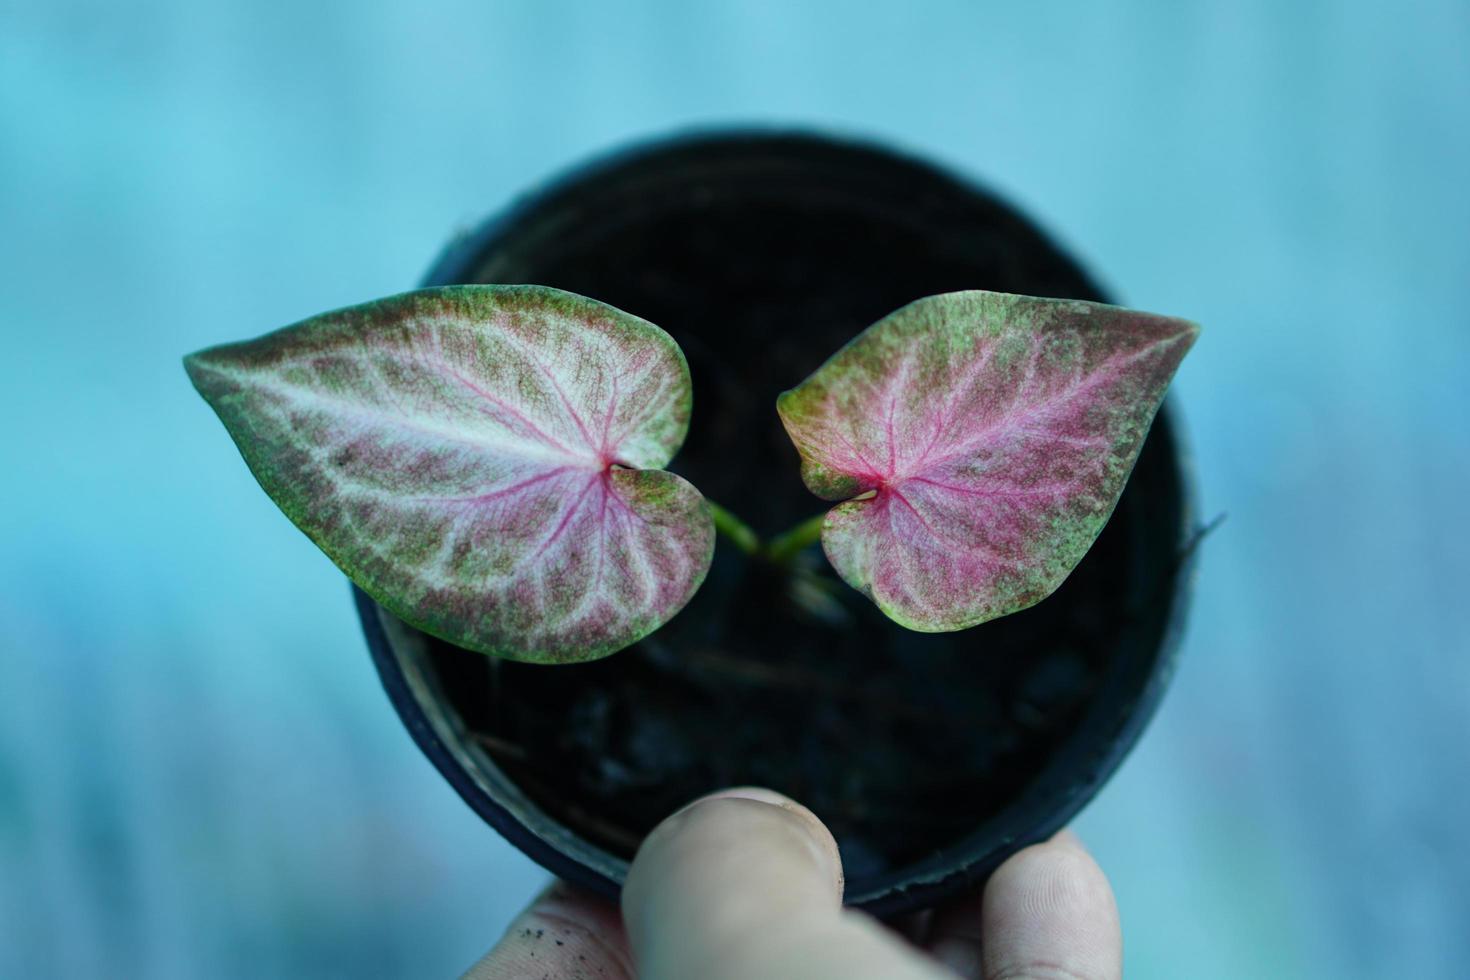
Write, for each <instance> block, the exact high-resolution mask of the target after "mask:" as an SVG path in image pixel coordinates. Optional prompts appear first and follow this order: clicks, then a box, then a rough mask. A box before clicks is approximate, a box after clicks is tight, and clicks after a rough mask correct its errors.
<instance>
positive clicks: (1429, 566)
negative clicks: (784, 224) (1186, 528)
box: [0, 0, 1470, 978]
mask: <svg viewBox="0 0 1470 980" xmlns="http://www.w3.org/2000/svg"><path fill="white" fill-rule="evenodd" d="M1467 51H1470V8H1467V7H1466V6H1465V5H1464V4H1463V3H1457V2H1440V3H1408V4H1391V5H1389V4H1385V5H1377V4H1369V3H1344V2H1310V0H1309V2H1291V3H1284V2H1281V0H1234V2H1219V3H1214V4H1208V5H1201V4H1193V3H1172V4H1171V3H1151V2H1146V0H1131V2H1130V0H1113V2H1106V3H1098V4H1091V5H1087V6H1086V7H1084V6H1082V5H1076V6H1073V7H1068V6H1065V5H1060V4H1053V3H1032V4H1014V3H1012V4H993V5H984V4H978V3H968V2H947V3H915V4H904V5H899V4H878V3H870V4H852V3H843V4H838V3H832V4H825V5H823V4H812V3H795V2H747V3H740V4H735V3H699V4H695V3H681V2H675V0H670V2H664V3H658V2H644V3H631V4H605V3H603V4H599V3H586V4H568V3H546V2H542V3H535V2H529V0H527V2H520V3H469V2H464V3H451V4H438V5H434V6H433V7H432V8H425V7H421V6H420V5H416V4H404V5H401V6H396V7H395V6H387V5H381V4H377V3H369V2H355V3H347V2H340V0H339V2H321V3H283V2H273V3H262V2H254V0H252V2H244V0H240V2H233V3H221V2H203V0H187V2H186V0H151V2H149V0H144V2H135V3H126V4H121V3H102V2H76V0H50V2H45V3H42V2H31V3H17V2H16V0H0V281H3V288H0V329H3V331H4V346H3V350H0V399H3V403H0V452H3V464H0V466H3V474H4V480H3V484H0V497H3V499H4V502H5V503H4V507H3V508H0V648H3V656H0V975H4V976H15V977H19V976H26V977H30V976H64V977H81V976H100V975H118V976H147V977H197V976H212V977H232V976H241V977H245V976H252V977H253V976H278V977H288V976H303V977H306V976H312V977H316V976H333V975H341V976H346V975H354V976H404V977H435V976H448V975H451V974H453V973H454V972H455V971H457V970H459V969H462V968H464V967H466V966H467V965H468V964H469V963H470V962H472V961H473V960H474V959H475V958H476V957H477V956H478V955H479V954H480V953H481V952H482V951H483V950H484V949H485V948H486V947H487V946H488V945H489V944H490V943H491V942H492V941H493V940H494V939H495V938H496V937H497V936H498V934H499V931H500V930H501V929H502V928H503V927H504V925H505V924H506V922H507V921H508V919H509V917H510V916H511V915H512V914H513V912H514V911H515V910H516V909H517V908H518V907H519V906H520V905H521V904H522V903H523V902H524V901H525V900H526V898H527V897H528V896H529V895H530V893H531V892H532V891H533V889H535V888H536V887H538V884H539V883H540V882H541V880H542V879H543V875H542V873H541V872H540V871H539V870H538V869H536V868H535V867H534V866H532V865H531V864H530V863H529V862H528V861H527V860H525V859H524V858H522V857H521V856H520V855H519V854H517V853H515V852H513V851H512V850H510V849H509V848H508V847H507V846H506V845H504V844H503V843H502V842H501V841H500V840H499V839H498V838H497V837H496V836H495V835H494V834H493V833H491V832H490V831H489V830H487V829H486V828H485V827H484V826H483V825H482V824H481V823H480V822H479V821H478V820H477V819H476V818H475V817H474V816H473V815H472V814H471V813H470V811H469V810H468V809H467V808H466V807H465V806H464V805H463V804H461V803H460V801H459V800H458V798H456V797H455V796H454V795H453V794H452V793H451V791H450V790H449V788H448V786H447V785H446V784H445V783H444V782H443V781H442V780H441V779H440V778H439V777H438V775H437V774H435V773H434V772H433V771H432V770H431V769H430V767H429V765H428V763H427V762H425V761H424V760H423V759H422V758H421V757H420V756H419V754H418V752H417V750H416V749H415V748H414V747H413V746H412V745H411V743H410V742H409V739H408V737H407V735H406V734H405V733H404V731H403V730H402V728H401V727H400V725H399V723H398V721H397V719H396V717H395V716H394V715H393V713H392V711H391V710H390V708H389V706H388V704H387V701H386V699H385V698H384V697H383V695H382V693H381V691H380V690H379V688H378V687H377V683H376V680H375V678H374V676H373V673H372V671H371V668H370V666H369V663H368V659H367V656H366V654H365V651H364V648H363V644H362V641H361V639H360V638H359V634H358V631H357V626H356V623H355V621H354V618H353V614H352V610H351V608H350V605H349V603H348V600H347V591H346V587H345V584H344V582H343V580H342V579H341V577H340V576H339V575H338V574H337V573H336V571H335V570H334V569H333V568H332V566H331V565H330V564H329V563H328V562H327V561H326V560H325V559H324V558H322V557H321V556H320V554H319V553H317V552H316V551H315V550H314V548H313V547H312V546H311V545H310V544H309V543H308V542H307V541H306V539H305V538H304V537H303V536H302V535H300V534H299V533H298V532H297V531H296V530H295V529H293V528H292V527H291V525H290V524H289V523H288V522H287V521H286V520H285V519H284V518H282V517H281V516H280V515H279V514H278V513H277V511H276V510H275V508H274V506H273V505H272V504H271V503H270V502H269V500H267V498H266V497H265V496H264V495H263V494H262V493H261V492H260V491H259V489H258V488H257V487H256V485H255V484H254V481H253V480H252V479H251V478H250V476H249V474H248V473H247V472H246V470H245V467H244V466H243V465H242V464H241V462H240V459H239V457H238V455H237V454H236V452H235V450H234V448H233V446H232V445H231V444H230V442H229V440H228V439H227V438H226V437H225V435H224V433H223V431H222V430H221V428H220V426H219V424H218V422H216V421H215V419H214V418H213V416H212V414H211V413H210V412H209V411H208V409H207V408H206V407H205V406H204V404H203V403H202V402H200V401H199V400H198V399H197V397H196V396H195V395H194V394H193V392H192V391H191V390H190V388H189V386H188V384H187V383H186V380H185V377H184V374H183V371H182V370H181V369H180V366H179V360H178V359H179V356H180V355H181V354H182V353H184V352H185V351H189V350H192V349H195V348H198V347H201V346H204V345H207V344H210V343H214V342H218V341H222V340H228V339H236V338H242V337H247V336H253V335H255V334H258V333H261V332H264V331H265V330H267V329H271V328H274V327H276V326H279V325H281V324H284V323H288V322H292V321H294V320H297V319H299V318H301V317H303V316H307V315H310V314H312V313H316V312H319V311H322V310H326V309H329V308H334V307H338V306H342V305H346V304H350V303H354V302H358V301H361V300H365V299H368V298H371V297H376V296H379V295H384V294H388V293H392V292H397V291H400V290H402V289H404V288H407V287H409V286H412V285H413V284H415V282H416V281H417V280H418V278H419V276H420V275H421V274H422V273H423V271H424V270H425V268H426V267H427V266H428V264H429V262H430V261H431V259H432V258H433V256H434V255H435V253H436V252H437V251H438V249H439V248H440V247H441V246H442V245H443V244H444V243H445V242H446V241H447V239H448V238H449V236H451V235H452V234H453V233H454V232H455V231H456V230H459V229H463V228H465V227H467V226H468V225H470V224H471V223H473V222H475V221H477V220H478V219H480V218H481V217H482V216H484V215H486V214H487V213H489V212H490V211H492V210H494V209H496V208H498V207H499V206H501V205H502V204H503V203H505V202H506V201H507V200H508V198H510V197H511V196H513V195H514V194H515V193H516V192H518V191H520V190H522V189H524V188H527V187H529V186H531V185H533V184H535V183H537V182H538V181H540V180H542V179H544V178H545V177H547V176H548V175H550V174H552V173H554V172H556V171H557V170H559V169H560V168H562V167H563V166H565V165H568V164H571V163H574V162H577V161H580V160H582V159H583V158H585V157H586V156H587V155H589V154H591V153H594V152H597V151H600V150H604V149H607V148H611V147H614V146H617V145H619V144H621V143H624V142H625V141H627V140H629V139H630V138H637V137H643V136H648V135H657V134H664V133H667V132H669V131H671V130H676V129H678V128H681V127H685V126H688V125H693V124H709V123H717V122H730V121H754V122H787V123H802V124H812V125H817V126H821V127H827V128H834V129H836V130H839V131H844V132H855V133H858V134H866V135H872V136H876V137H879V138H882V139H886V140H889V141H893V142H896V143H897V144H899V145H900V146H904V147H907V148H909V149H912V150H915V151H917V152H920V153H923V154H926V155H929V156H931V157H932V158H934V159H937V160H938V161H941V162H944V163H948V164H952V165H954V166H956V167H958V168H960V169H961V170H963V171H965V172H968V173H970V174H972V175H975V176H977V177H979V178H981V179H983V180H985V181H987V182H988V183H990V184H991V185H992V186H994V187H996V188H998V189H999V190H1001V191H1002V192H1003V193H1005V194H1007V195H1009V196H1010V197H1011V198H1012V199H1013V200H1014V201H1015V202H1017V203H1018V204H1019V205H1020V206H1021V207H1023V208H1024V209H1026V210H1027V211H1028V212H1029V213H1030V214H1032V215H1033V216H1035V217H1036V218H1037V219H1039V220H1040V221H1041V222H1042V223H1043V224H1044V225H1045V226H1046V227H1048V228H1049V229H1051V230H1052V231H1054V232H1055V233H1056V234H1057V235H1058V236H1059V237H1060V239H1061V240H1062V241H1063V242H1065V243H1066V244H1067V246H1068V247H1070V248H1071V249H1073V250H1074V251H1075V252H1076V253H1077V254H1078V255H1079V256H1080V257H1081V258H1082V259H1083V260H1084V262H1085V263H1087V264H1088V265H1089V266H1090V267H1091V268H1092V269H1093V270H1095V271H1096V273H1097V274H1098V275H1099V277H1100V278H1101V280H1102V281H1103V282H1105V283H1106V284H1107V285H1108V286H1109V287H1110V288H1111V289H1113V290H1115V291H1116V292H1117V294H1118V295H1120V296H1121V297H1122V298H1123V299H1124V300H1125V301H1126V302H1128V303H1129V304H1130V305H1134V306H1138V307H1142V308H1145V309H1150V310H1157V311H1160V312H1167V313H1174V314H1180V315H1185V316H1189V317H1191V318H1193V319H1196V320H1198V321H1200V322H1201V323H1203V324H1204V325H1205V327H1206V332H1205V334H1204V337H1203V339H1202V340H1201V342H1200V343H1199V345H1198V347H1197V348H1196V349H1195V352H1194V353H1193V354H1192V356H1191V357H1190V359H1189V361H1188V363H1187V364H1186V365H1185V367H1184V369H1183V371H1182V373H1181V375H1180V377H1179V380H1178V387H1177V391H1178V394H1179V395H1180V397H1181V400H1182V407H1183V408H1184V410H1185V418H1186V420H1187V422H1188V423H1189V427H1190V430H1191V433H1192V436H1193V440H1194V443H1195V446H1196V450H1197V455H1198V463H1199V469H1200V472H1201V474H1202V477H1203V496H1204V509H1205V513H1206V515H1207V516H1208V515H1210V514H1214V513H1216V512H1219V511H1226V512H1228V515H1229V517H1228V520H1227V521H1226V523H1225V524H1224V526H1223V527H1222V528H1221V529H1220V530H1219V531H1218V532H1217V533H1216V534H1215V535H1214V536H1213V537H1212V538H1210V540H1209V541H1208V544H1207V546H1206V552H1205V555H1204V563H1203V567H1202V574H1201V576H1200V579H1199V590H1198V601H1197V604H1196V607H1195V615H1194V619H1193V624H1192V629H1191V631H1190V635H1189V638H1188V641H1187V644H1186V647H1185V650H1184V657H1183V661H1182V664H1181V669H1180V671H1179V674H1178V677H1177V680H1176V683H1175V685H1174V688H1173V690H1172V691H1171V693H1170V695H1169V697H1168V698H1167V699H1166V701H1165V704H1164V706H1163V709H1162V711H1161V713H1160V714H1159V716H1158V718H1157V720H1156V722H1155V724H1154V725H1153V726H1152V728H1151V729H1150V730H1149V731H1148V732H1147V734H1146V736H1145V738H1144V740H1143V742H1142V744H1141V746H1140V747H1139V749H1138V750H1137V751H1136V752H1135V753H1134V755H1133V756H1132V757H1131V758H1130V760H1129V761H1128V762H1127V763H1126V765H1125V766H1124V768H1123V769H1122V771H1121V772H1120V774H1119V775H1118V776H1117V778H1116V779H1115V780H1114V781H1113V782H1112V783H1111V784H1110V785H1109V786H1108V787H1107V789H1106V790H1105V791H1104V792H1103V793H1102V795H1101V796H1100V797H1099V798H1098V799H1097V801H1096V802H1095V803H1094V804H1093V805H1092V806H1091V807H1090V808H1089V809H1088V810H1087V811H1086V813H1085V815H1084V817H1083V818H1082V819H1081V821H1080V824H1079V829H1080V831H1081V832H1082V834H1083V835H1084V837H1085V838H1086V839H1087V840H1088V841H1089V843H1090V845H1091V846H1092V847H1093V849H1094V850H1095V852H1096V854H1097V856H1098V858H1099V860H1100V861H1101V863H1102V864H1103V866H1104V867H1105V868H1106V869H1107V871H1108V872H1109V874H1110V875H1111V877H1112V880H1113V883H1114V886H1115V888H1116V890H1117V894H1118V899H1119V902H1120V904H1121V907H1122V913H1123V919H1124V928H1125V935H1126V944H1127V964H1128V968H1129V971H1130V976H1132V977H1135V978H1137V977H1144V978H1148V977H1180V976H1189V977H1195V978H1242V977H1252V978H1254V977H1263V978H1264V977H1271V978H1279V977H1324V978H1325V977H1332V978H1356V977H1407V976H1413V977H1446V978H1448V977H1452V976H1463V975H1465V971H1466V970H1467V969H1470V966H1467V964H1470V925H1467V924H1470V897H1467V896H1470V845H1467V841H1470V836H1467V833H1466V826H1467V824H1470V761H1467V760H1470V658H1467V653H1470V613H1467V602H1466V597H1465V592H1466V589H1467V586H1470V568H1467V556H1466V552H1467V547H1466V545H1467V542H1470V517H1467V514H1470V507H1467V493H1470V431H1467V430H1470V407H1467V383H1470V316H1467V310H1470V189H1467V188H1470V180H1467V178H1470V118H1467V117H1470V112H1467V109H1470V57H1467V54H1466V52H1467Z"/></svg>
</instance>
